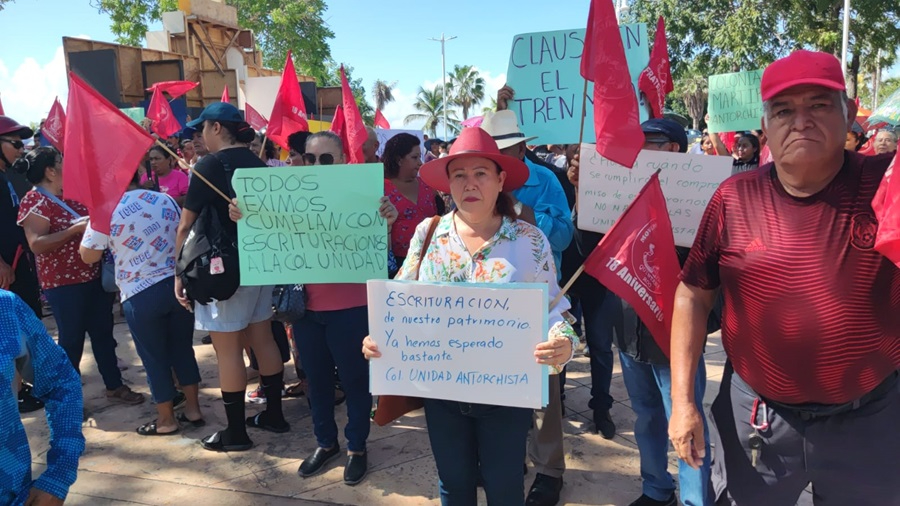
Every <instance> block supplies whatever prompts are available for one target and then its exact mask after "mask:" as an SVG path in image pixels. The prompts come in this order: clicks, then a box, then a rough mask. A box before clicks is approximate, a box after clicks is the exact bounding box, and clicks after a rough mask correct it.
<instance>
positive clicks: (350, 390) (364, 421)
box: [294, 306, 372, 452]
mask: <svg viewBox="0 0 900 506" xmlns="http://www.w3.org/2000/svg"><path fill="white" fill-rule="evenodd" d="M368 333H369V320H368V310H367V308H366V306H360V307H354V308H349V309H340V310H337V311H306V315H305V316H304V317H303V318H301V319H299V320H297V321H296V322H294V342H295V343H296V344H297V349H298V351H299V352H300V360H301V361H302V362H303V370H304V371H306V379H307V383H308V385H309V389H308V391H307V395H308V398H309V405H310V408H311V409H312V419H313V431H314V432H315V434H316V441H317V442H318V444H319V447H321V448H331V447H332V446H334V445H335V444H337V442H338V441H337V438H338V428H337V424H336V423H335V421H334V368H335V366H337V370H338V374H339V375H340V376H341V387H342V388H343V389H344V394H345V395H346V396H347V427H346V428H345V429H344V436H345V437H346V438H347V449H348V450H350V451H351V452H364V451H366V439H368V438H369V425H370V422H369V414H370V413H371V411H372V394H370V393H369V362H368V361H367V360H366V358H365V357H364V356H363V354H362V342H363V339H365V337H366V335H368Z"/></svg>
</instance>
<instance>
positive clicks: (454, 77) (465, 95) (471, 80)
mask: <svg viewBox="0 0 900 506" xmlns="http://www.w3.org/2000/svg"><path fill="white" fill-rule="evenodd" d="M449 76H450V83H449V84H448V85H447V93H448V94H450V95H451V96H452V97H453V98H452V99H450V103H452V104H454V105H458V106H459V107H461V108H462V115H463V119H464V120H465V119H468V118H469V109H471V108H473V107H475V106H477V105H478V104H479V103H480V102H481V101H482V100H484V78H483V77H481V76H480V75H478V71H477V70H475V69H474V68H472V66H471V65H455V66H454V67H453V72H449Z"/></svg>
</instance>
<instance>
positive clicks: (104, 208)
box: [63, 72, 153, 234]
mask: <svg viewBox="0 0 900 506" xmlns="http://www.w3.org/2000/svg"><path fill="white" fill-rule="evenodd" d="M151 144H153V137H150V135H149V134H148V133H147V132H146V131H144V129H143V128H141V127H140V125H138V124H137V123H135V122H134V121H132V120H131V118H129V117H128V116H126V115H125V114H124V113H122V111H120V110H118V109H117V108H116V107H115V106H114V105H112V104H111V103H109V101H107V100H106V99H105V98H103V96H102V95H100V93H98V92H97V91H96V90H94V89H93V88H91V87H90V85H88V84H87V83H85V82H84V81H82V80H81V79H80V78H79V77H78V76H76V75H75V74H74V73H72V72H70V73H69V103H68V108H67V110H66V138H65V153H66V160H65V165H66V170H65V171H63V185H64V186H65V196H66V198H69V199H72V200H77V201H79V202H81V203H83V204H84V205H85V206H87V208H88V210H89V211H90V214H91V228H93V229H94V230H96V231H98V232H102V233H104V234H109V218H110V216H112V213H113V210H115V208H116V205H117V204H118V203H119V199H121V198H122V195H123V194H124V193H125V189H126V188H128V183H129V182H130V181H131V178H132V176H134V173H135V171H136V170H137V167H138V164H139V163H140V161H141V159H142V158H143V157H144V154H145V153H147V149H149V148H150V145H151ZM110 146H115V149H110Z"/></svg>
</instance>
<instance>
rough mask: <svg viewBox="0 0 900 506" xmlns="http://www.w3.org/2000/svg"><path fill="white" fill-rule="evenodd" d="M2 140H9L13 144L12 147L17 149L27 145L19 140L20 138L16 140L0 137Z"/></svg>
mask: <svg viewBox="0 0 900 506" xmlns="http://www.w3.org/2000/svg"><path fill="white" fill-rule="evenodd" d="M0 141H3V142H8V143H10V144H12V147H14V148H16V149H22V148H24V147H25V143H24V142H22V141H18V140H16V141H14V140H12V139H0Z"/></svg>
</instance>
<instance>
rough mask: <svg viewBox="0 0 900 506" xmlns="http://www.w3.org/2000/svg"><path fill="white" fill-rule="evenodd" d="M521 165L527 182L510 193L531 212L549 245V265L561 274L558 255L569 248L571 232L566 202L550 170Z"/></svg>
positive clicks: (573, 229) (570, 216)
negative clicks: (550, 257)
mask: <svg viewBox="0 0 900 506" xmlns="http://www.w3.org/2000/svg"><path fill="white" fill-rule="evenodd" d="M525 164H526V165H528V172H529V174H528V180H527V181H525V185H524V186H522V187H521V188H519V189H518V190H515V191H514V192H512V193H513V196H514V197H516V198H517V199H518V200H519V201H520V202H522V203H523V204H525V205H526V206H528V207H530V208H532V209H533V210H534V218H535V221H536V222H537V223H536V224H537V227H538V228H539V229H541V232H543V233H544V235H545V236H547V240H548V241H550V249H551V250H552V252H553V262H554V263H555V264H556V272H557V273H559V272H562V252H563V250H565V249H566V248H567V247H569V243H570V242H572V234H573V233H574V232H575V226H574V225H573V224H572V212H571V211H570V210H569V202H568V201H567V200H566V193H565V192H564V191H563V189H562V186H561V185H560V184H559V180H558V179H556V176H555V175H554V174H553V173H552V172H550V169H548V168H546V167H541V166H540V165H537V164H535V163H533V162H532V161H531V160H529V159H527V158H526V159H525ZM557 277H558V276H557Z"/></svg>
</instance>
